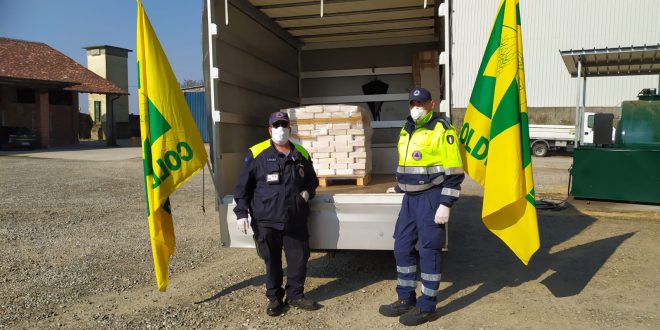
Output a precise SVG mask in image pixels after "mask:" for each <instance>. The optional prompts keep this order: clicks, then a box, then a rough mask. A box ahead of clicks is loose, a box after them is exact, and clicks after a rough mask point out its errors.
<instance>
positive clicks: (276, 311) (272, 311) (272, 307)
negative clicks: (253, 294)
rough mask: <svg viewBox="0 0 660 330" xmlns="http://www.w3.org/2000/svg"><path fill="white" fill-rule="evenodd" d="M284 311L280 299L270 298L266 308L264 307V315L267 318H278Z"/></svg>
mask: <svg viewBox="0 0 660 330" xmlns="http://www.w3.org/2000/svg"><path fill="white" fill-rule="evenodd" d="M282 311H284V303H283V302H282V299H279V298H271V299H269V301H268V307H266V314H268V316H279V315H281V314H282Z"/></svg>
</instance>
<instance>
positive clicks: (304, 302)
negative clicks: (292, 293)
mask: <svg viewBox="0 0 660 330" xmlns="http://www.w3.org/2000/svg"><path fill="white" fill-rule="evenodd" d="M287 303H288V304H289V305H290V306H293V307H296V308H300V309H302V310H306V311H315V310H317V309H319V308H321V305H319V304H318V303H317V302H316V301H314V300H311V299H307V298H305V297H302V298H298V299H291V300H289V299H288V298H287Z"/></svg>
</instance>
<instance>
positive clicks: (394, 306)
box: [378, 300, 415, 317]
mask: <svg viewBox="0 0 660 330" xmlns="http://www.w3.org/2000/svg"><path fill="white" fill-rule="evenodd" d="M413 307H415V305H414V304H411V303H410V302H408V301H407V300H397V301H395V302H393V303H391V304H389V305H380V308H378V313H380V314H381V315H383V316H387V317H395V316H401V315H403V314H405V313H407V312H408V311H410V310H411V309H413Z"/></svg>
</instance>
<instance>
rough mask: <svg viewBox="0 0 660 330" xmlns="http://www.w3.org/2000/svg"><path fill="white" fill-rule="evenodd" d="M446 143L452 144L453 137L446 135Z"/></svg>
mask: <svg viewBox="0 0 660 330" xmlns="http://www.w3.org/2000/svg"><path fill="white" fill-rule="evenodd" d="M447 143H449V144H454V136H453V135H447Z"/></svg>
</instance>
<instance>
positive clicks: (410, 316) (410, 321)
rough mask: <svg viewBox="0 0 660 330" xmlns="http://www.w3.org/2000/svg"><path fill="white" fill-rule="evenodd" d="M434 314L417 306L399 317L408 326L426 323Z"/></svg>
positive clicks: (400, 321)
mask: <svg viewBox="0 0 660 330" xmlns="http://www.w3.org/2000/svg"><path fill="white" fill-rule="evenodd" d="M433 314H434V313H433V312H424V311H422V310H421V309H419V308H417V307H413V308H412V309H411V310H410V311H408V313H405V314H403V315H401V317H399V323H401V324H403V325H408V326H413V325H420V324H424V323H426V322H428V321H429V320H430V319H431V317H432V316H433Z"/></svg>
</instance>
